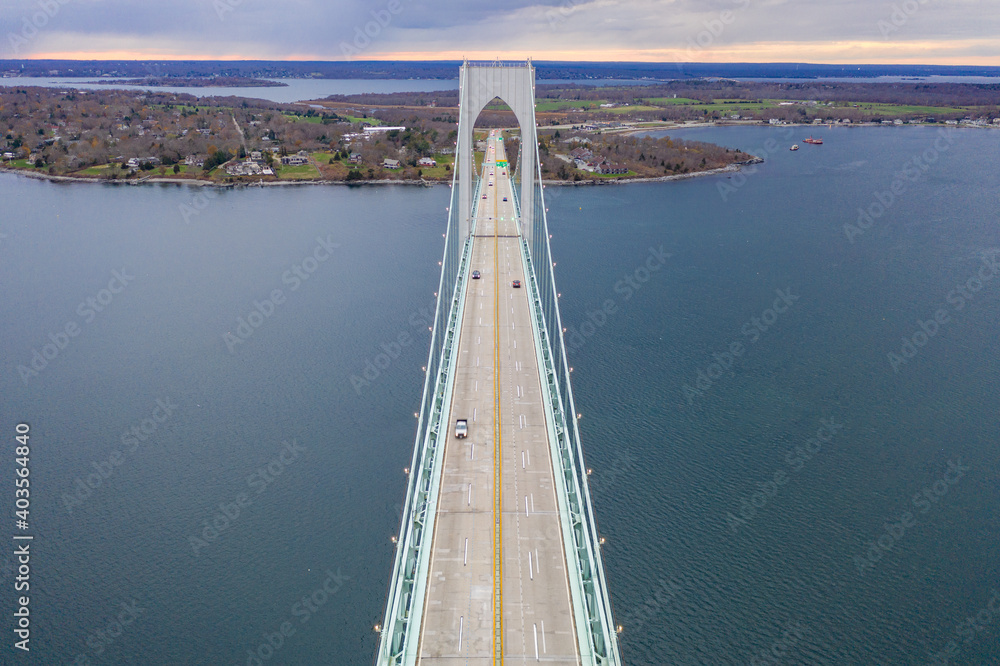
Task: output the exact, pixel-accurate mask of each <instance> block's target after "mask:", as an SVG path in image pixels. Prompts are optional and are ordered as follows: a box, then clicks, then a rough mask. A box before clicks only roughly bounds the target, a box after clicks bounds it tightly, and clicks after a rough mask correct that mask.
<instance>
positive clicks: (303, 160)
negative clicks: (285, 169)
mask: <svg viewBox="0 0 1000 666" xmlns="http://www.w3.org/2000/svg"><path fill="white" fill-rule="evenodd" d="M281 163H282V164H284V165H285V166H302V165H303V164H308V163H309V153H307V152H306V151H304V150H300V151H299V152H297V153H295V154H294V155H285V156H284V157H282V158H281Z"/></svg>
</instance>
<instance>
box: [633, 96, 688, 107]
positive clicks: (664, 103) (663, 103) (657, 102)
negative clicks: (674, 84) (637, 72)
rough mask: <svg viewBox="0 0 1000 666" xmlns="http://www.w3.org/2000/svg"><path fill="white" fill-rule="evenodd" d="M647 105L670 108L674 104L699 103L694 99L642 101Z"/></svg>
mask: <svg viewBox="0 0 1000 666" xmlns="http://www.w3.org/2000/svg"><path fill="white" fill-rule="evenodd" d="M642 101H643V102H646V103H647V104H653V105H655V106H672V105H674V104H699V103H700V102H699V101H698V100H696V99H691V98H689V97H650V98H648V99H644V100H642Z"/></svg>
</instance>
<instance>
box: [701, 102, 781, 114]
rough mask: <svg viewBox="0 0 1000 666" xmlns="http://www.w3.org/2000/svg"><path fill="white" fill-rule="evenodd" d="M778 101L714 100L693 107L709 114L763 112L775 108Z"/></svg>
mask: <svg viewBox="0 0 1000 666" xmlns="http://www.w3.org/2000/svg"><path fill="white" fill-rule="evenodd" d="M780 101H781V100H777V99H765V100H762V101H760V102H750V101H747V100H745V99H715V100H712V103H711V104H703V103H698V104H695V105H693V106H694V107H695V108H697V109H701V110H703V111H708V112H710V113H711V112H715V111H720V112H723V113H728V112H730V111H763V110H765V109H774V108H776V107H777V106H778V103H779V102H780Z"/></svg>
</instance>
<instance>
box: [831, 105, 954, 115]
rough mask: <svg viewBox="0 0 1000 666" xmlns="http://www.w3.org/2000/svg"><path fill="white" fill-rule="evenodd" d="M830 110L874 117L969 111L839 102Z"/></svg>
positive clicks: (938, 107) (940, 107)
mask: <svg viewBox="0 0 1000 666" xmlns="http://www.w3.org/2000/svg"><path fill="white" fill-rule="evenodd" d="M826 108H828V109H838V108H839V109H859V110H861V111H866V112H868V113H871V114H872V115H883V116H901V115H906V114H913V115H927V116H933V115H935V114H937V113H965V112H966V111H967V110H968V109H964V108H958V107H952V106H910V105H907V104H869V103H856V102H855V103H852V102H837V103H836V104H835V106H833V107H826Z"/></svg>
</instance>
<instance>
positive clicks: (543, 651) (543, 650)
mask: <svg viewBox="0 0 1000 666" xmlns="http://www.w3.org/2000/svg"><path fill="white" fill-rule="evenodd" d="M546 652H548V650H546V649H545V620H542V654H545V653H546Z"/></svg>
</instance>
